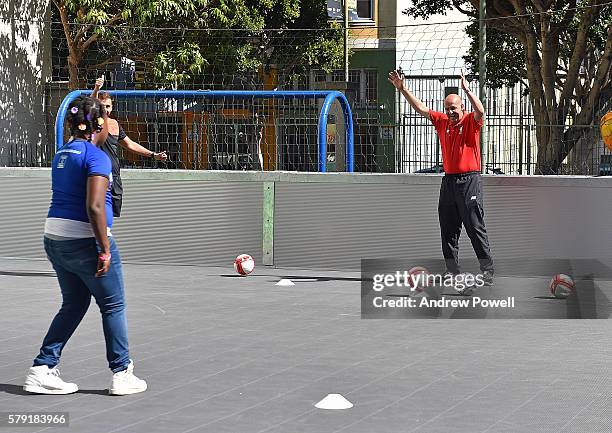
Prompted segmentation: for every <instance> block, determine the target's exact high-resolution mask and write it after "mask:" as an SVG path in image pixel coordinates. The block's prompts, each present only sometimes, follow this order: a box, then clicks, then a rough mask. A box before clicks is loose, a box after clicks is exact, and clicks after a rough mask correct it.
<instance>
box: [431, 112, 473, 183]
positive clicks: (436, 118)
mask: <svg viewBox="0 0 612 433" xmlns="http://www.w3.org/2000/svg"><path fill="white" fill-rule="evenodd" d="M429 117H430V119H431V121H432V123H433V125H434V127H435V128H436V132H437V133H438V137H439V138H440V145H441V146H442V162H443V164H444V172H445V173H446V174H459V173H467V172H469V171H480V128H481V127H482V119H481V120H479V121H476V120H475V119H474V113H473V112H472V113H468V114H465V115H464V116H463V118H462V119H461V120H460V121H459V122H457V123H456V124H453V123H452V122H451V121H450V120H448V117H447V116H446V114H445V113H440V112H439V111H432V110H429Z"/></svg>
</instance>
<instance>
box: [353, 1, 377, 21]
mask: <svg viewBox="0 0 612 433" xmlns="http://www.w3.org/2000/svg"><path fill="white" fill-rule="evenodd" d="M372 3H373V0H357V15H358V16H359V19H361V20H372V21H374V8H373V7H372V6H373V5H372Z"/></svg>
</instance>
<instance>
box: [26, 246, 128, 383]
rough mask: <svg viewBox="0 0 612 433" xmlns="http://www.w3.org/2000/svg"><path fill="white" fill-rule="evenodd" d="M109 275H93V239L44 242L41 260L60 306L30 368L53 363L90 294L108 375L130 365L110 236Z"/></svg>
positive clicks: (116, 255)
mask: <svg viewBox="0 0 612 433" xmlns="http://www.w3.org/2000/svg"><path fill="white" fill-rule="evenodd" d="M109 241H110V252H111V265H110V269H109V271H108V272H107V273H106V274H104V275H102V276H101V277H96V276H95V273H96V267H97V263H98V246H97V244H96V240H95V239H94V238H85V239H71V240H54V239H49V238H47V237H45V238H44V244H45V251H46V252H47V257H48V258H49V261H50V262H51V264H52V265H53V269H55V273H56V274H57V279H58V281H59V285H60V289H61V291H62V306H61V308H60V310H59V312H58V313H57V314H56V315H55V318H54V319H53V321H52V322H51V326H50V327H49V331H48V332H47V335H46V336H45V339H44V340H43V344H42V347H41V348H40V353H39V354H38V356H37V357H36V359H35V360H34V365H35V366H36V365H48V366H49V367H50V368H53V367H55V366H56V365H57V364H58V363H59V359H60V356H61V354H62V349H63V348H64V346H65V345H66V343H67V342H68V339H70V337H71V336H72V334H73V333H74V331H75V330H76V328H77V326H79V323H81V320H82V319H83V317H84V316H85V313H86V312H87V309H88V308H89V303H90V301H91V296H92V295H93V297H94V298H95V300H96V303H97V304H98V307H99V308H100V313H101V314H102V327H103V329H104V339H105V340H106V359H107V360H108V366H109V368H110V369H111V370H112V371H113V372H117V371H121V370H125V369H126V368H127V366H128V364H129V362H130V355H129V351H128V338H127V319H126V315H125V292H124V289H123V273H122V271H121V257H120V255H119V250H118V249H117V245H116V244H115V241H114V240H113V238H112V237H110V238H109Z"/></svg>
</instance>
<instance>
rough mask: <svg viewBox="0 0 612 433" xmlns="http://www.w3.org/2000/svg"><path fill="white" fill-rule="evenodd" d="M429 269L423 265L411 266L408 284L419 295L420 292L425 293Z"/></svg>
mask: <svg viewBox="0 0 612 433" xmlns="http://www.w3.org/2000/svg"><path fill="white" fill-rule="evenodd" d="M428 273H429V271H427V269H425V268H424V267H422V266H415V267H414V268H410V270H409V271H408V284H409V285H410V288H411V289H412V291H413V293H414V295H418V294H419V293H423V291H424V290H425V287H426V286H427V283H426V281H425V280H426V279H427V274H428Z"/></svg>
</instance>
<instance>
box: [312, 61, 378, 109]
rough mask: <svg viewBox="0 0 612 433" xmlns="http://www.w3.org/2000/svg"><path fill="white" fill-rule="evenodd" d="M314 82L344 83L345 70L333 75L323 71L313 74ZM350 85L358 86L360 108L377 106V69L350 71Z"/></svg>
mask: <svg viewBox="0 0 612 433" xmlns="http://www.w3.org/2000/svg"><path fill="white" fill-rule="evenodd" d="M311 80H313V81H314V82H322V81H344V70H341V69H337V70H335V71H332V72H331V73H325V72H324V71H322V70H317V71H314V72H313V73H312V74H311ZM348 82H349V83H354V84H356V89H355V90H356V92H357V93H356V98H355V104H356V105H358V106H362V107H363V106H366V105H377V101H378V70H376V69H350V70H349V80H348Z"/></svg>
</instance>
